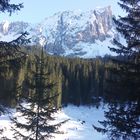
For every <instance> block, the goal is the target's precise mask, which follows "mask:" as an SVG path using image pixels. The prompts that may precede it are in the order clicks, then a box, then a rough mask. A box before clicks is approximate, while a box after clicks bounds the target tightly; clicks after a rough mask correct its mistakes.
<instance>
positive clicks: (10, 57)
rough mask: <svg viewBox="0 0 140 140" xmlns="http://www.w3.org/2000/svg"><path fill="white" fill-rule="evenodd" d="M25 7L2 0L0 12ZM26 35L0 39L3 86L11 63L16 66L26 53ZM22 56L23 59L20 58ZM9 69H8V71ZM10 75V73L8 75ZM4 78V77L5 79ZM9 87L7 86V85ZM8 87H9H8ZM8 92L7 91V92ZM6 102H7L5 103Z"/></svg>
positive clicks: (0, 77) (0, 70)
mask: <svg viewBox="0 0 140 140" xmlns="http://www.w3.org/2000/svg"><path fill="white" fill-rule="evenodd" d="M22 7H23V5H22V4H10V0H1V1H0V12H8V13H9V14H10V15H11V14H12V13H13V12H15V11H19V10H20V9H21V8H22ZM25 36H26V33H25V34H23V35H21V36H20V37H19V38H17V39H16V40H13V41H11V42H3V41H0V81H1V87H3V86H4V87H5V85H6V84H5V79H6V78H5V77H4V76H5V73H6V72H7V73H9V71H11V70H10V69H9V65H10V66H12V67H15V66H16V65H15V64H19V63H17V61H18V62H19V61H20V60H21V59H22V58H23V57H25V54H24V53H22V52H21V50H20V47H19V46H20V45H21V42H22V43H23V42H24V41H23V38H24V37H25ZM20 58H21V59H20ZM6 70H7V71H6ZM7 76H9V74H8V75H7ZM3 78H4V79H3ZM6 88H7V87H6ZM7 89H8V88H7ZM1 94H4V92H3V90H2V91H1V93H0V102H1V104H2V103H3V98H2V96H3V95H1ZM5 94H6V93H5ZM4 104H5V103H4ZM1 112H5V111H4V110H3V108H1V107H0V114H1Z"/></svg>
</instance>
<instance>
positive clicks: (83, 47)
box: [0, 6, 117, 58]
mask: <svg viewBox="0 0 140 140" xmlns="http://www.w3.org/2000/svg"><path fill="white" fill-rule="evenodd" d="M112 17H113V15H112V11H111V7H110V6H108V7H105V8H100V9H99V8H98V9H95V10H89V11H85V12H84V11H80V10H75V11H64V12H58V13H55V14H54V15H53V16H51V17H47V18H46V19H44V20H43V21H42V22H40V23H38V24H36V25H32V24H29V23H25V22H12V23H9V22H8V21H5V22H2V23H0V40H2V41H9V40H12V38H15V36H17V35H19V34H20V33H22V32H24V31H28V32H29V33H30V35H29V37H31V38H32V44H36V45H39V40H40V37H42V36H45V37H46V40H47V43H46V45H45V49H46V51H47V52H48V53H50V54H54V55H61V56H69V57H70V56H71V57H82V58H93V57H96V56H98V55H101V56H104V55H105V54H112V52H110V50H109V49H108V48H107V47H108V46H113V44H112V39H113V38H114V37H117V32H116V30H115V29H114V24H113V21H112Z"/></svg>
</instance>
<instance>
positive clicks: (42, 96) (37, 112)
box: [12, 47, 66, 140]
mask: <svg viewBox="0 0 140 140" xmlns="http://www.w3.org/2000/svg"><path fill="white" fill-rule="evenodd" d="M44 61H45V58H44V51H43V47H42V51H41V56H36V71H35V72H34V80H33V81H32V83H30V87H31V88H32V89H34V90H35V92H34V93H33V94H30V96H28V97H27V98H26V100H25V101H26V103H25V104H21V103H20V104H19V107H18V112H19V113H20V116H22V118H24V119H25V120H26V122H25V123H24V122H21V121H20V120H19V118H20V117H19V116H17V117H15V118H12V122H13V124H14V127H13V128H12V129H13V131H14V132H15V133H14V136H15V137H14V138H16V139H21V138H23V139H33V140H45V139H49V138H50V137H51V136H52V134H53V133H60V132H59V131H58V128H59V126H60V125H61V124H62V123H64V122H66V121H63V122H59V123H56V124H51V123H49V121H53V120H54V118H53V117H52V114H54V113H55V112H57V110H58V107H56V106H54V104H53V102H54V101H55V100H56V98H57V96H58V94H55V95H52V94H51V91H52V89H53V88H54V84H53V83H48V73H45V69H44V68H45V67H44V66H45V64H44ZM21 130H25V133H24V134H23V133H22V132H21Z"/></svg>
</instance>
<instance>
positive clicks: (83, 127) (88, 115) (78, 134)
mask: <svg viewBox="0 0 140 140" xmlns="http://www.w3.org/2000/svg"><path fill="white" fill-rule="evenodd" d="M104 110H105V109H104V108H102V107H100V108H98V109H97V108H94V107H88V106H80V107H77V106H74V105H68V106H67V107H64V108H63V109H62V110H61V111H59V112H58V113H57V114H55V115H54V116H55V117H56V121H57V122H61V121H64V120H67V119H69V121H67V122H66V123H64V124H62V126H61V127H60V131H63V132H64V134H54V136H55V137H53V138H51V140H106V139H107V138H106V136H104V135H102V134H101V133H98V132H97V131H96V130H94V129H93V127H92V124H94V125H96V126H100V124H99V123H98V120H103V119H104ZM10 125H11V124H10V120H9V117H8V115H2V116H0V129H1V128H4V133H3V135H5V136H8V137H9V138H10V139H13V138H12V132H11V131H10ZM13 140H14V139H13Z"/></svg>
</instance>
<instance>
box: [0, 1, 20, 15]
mask: <svg viewBox="0 0 140 140" xmlns="http://www.w3.org/2000/svg"><path fill="white" fill-rule="evenodd" d="M21 8H23V5H22V4H21V3H20V4H11V3H10V0H1V1H0V11H1V12H8V13H9V14H10V15H11V14H12V13H13V12H15V11H19V10H20V9H21Z"/></svg>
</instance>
